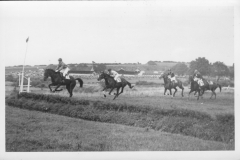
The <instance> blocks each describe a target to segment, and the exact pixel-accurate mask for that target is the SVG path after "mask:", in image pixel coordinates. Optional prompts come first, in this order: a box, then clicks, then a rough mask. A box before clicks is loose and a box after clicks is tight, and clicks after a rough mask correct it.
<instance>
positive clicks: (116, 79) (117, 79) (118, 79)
mask: <svg viewBox="0 0 240 160" xmlns="http://www.w3.org/2000/svg"><path fill="white" fill-rule="evenodd" d="M114 80H115V81H117V82H121V79H120V75H119V74H117V75H116V76H115V77H114Z"/></svg>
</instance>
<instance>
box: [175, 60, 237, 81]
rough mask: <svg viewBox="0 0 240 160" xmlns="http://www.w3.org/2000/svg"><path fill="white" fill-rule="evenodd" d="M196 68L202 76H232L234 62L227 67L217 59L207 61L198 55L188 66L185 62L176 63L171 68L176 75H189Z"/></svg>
mask: <svg viewBox="0 0 240 160" xmlns="http://www.w3.org/2000/svg"><path fill="white" fill-rule="evenodd" d="M196 69H197V70H198V71H199V72H200V73H201V74H202V75H203V76H218V79H219V78H220V77H223V76H227V77H230V78H234V64H233V65H232V66H230V67H228V66H227V65H225V64H224V63H223V62H219V61H217V62H214V63H209V61H208V60H207V59H206V58H205V57H199V58H197V59H196V60H193V61H191V62H190V65H189V67H188V66H187V65H186V64H185V63H177V64H176V65H175V66H173V67H172V68H171V70H172V72H174V73H175V74H177V75H185V74H188V75H191V74H193V72H194V71H195V70H196Z"/></svg>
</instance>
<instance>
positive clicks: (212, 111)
mask: <svg viewBox="0 0 240 160" xmlns="http://www.w3.org/2000/svg"><path fill="white" fill-rule="evenodd" d="M10 85H11V83H6V87H5V93H6V95H10V94H11V93H12V91H13V87H12V86H10ZM63 88H64V87H63ZM100 90H101V87H100V85H98V84H91V83H87V84H84V87H83V88H78V87H76V88H75V90H74V96H73V98H72V99H76V100H81V99H85V100H91V101H98V102H102V103H104V104H108V103H110V104H111V103H114V104H118V105H125V104H126V105H136V106H139V107H141V106H148V107H150V108H156V109H170V110H177V109H187V110H192V111H196V112H201V113H204V114H208V115H210V116H211V117H213V118H216V116H217V115H219V114H223V115H225V114H233V115H234V89H226V88H223V90H222V92H219V90H217V99H215V100H212V99H209V97H210V95H211V94H210V92H206V94H204V98H203V99H200V100H199V101H197V100H196V97H194V96H193V95H192V96H191V97H190V99H189V100H188V98H187V93H188V87H185V91H184V95H185V97H183V98H182V97H180V91H178V92H177V94H176V97H174V98H172V97H171V96H163V87H162V86H138V85H137V86H135V87H134V89H132V90H130V89H129V88H128V87H126V90H125V91H124V93H123V94H122V95H120V96H119V97H118V98H117V99H116V100H114V101H113V100H112V98H113V96H107V98H103V95H102V93H101V92H99V91H100ZM31 92H32V93H38V94H39V93H43V94H49V95H60V96H63V97H67V96H68V93H67V91H66V90H64V91H62V92H59V93H50V92H49V89H47V88H44V89H43V90H41V89H40V88H31ZM96 113H98V112H96ZM106 113H108V111H106ZM94 114H95V113H94ZM99 114H100V112H99ZM101 114H102V113H101ZM13 117H15V118H13ZM16 117H18V118H16ZM43 117H44V118H43ZM46 117H48V118H46ZM166 120H167V121H169V120H170V121H171V119H169V120H168V119H166V118H165V120H164V121H165V123H166V122H167V121H166ZM176 120H177V119H175V120H174V121H172V123H176V122H177V121H176ZM189 120H190V119H189ZM187 121H188V120H187ZM142 122H143V121H142ZM142 122H141V123H142ZM169 123H170V122H169ZM22 124H25V125H22ZM26 124H27V125H26ZM139 125H140V124H139ZM34 126H38V127H39V128H42V129H37V128H36V127H34ZM56 126H57V127H56ZM53 128H60V131H57V132H54V134H53V132H52V129H53ZM56 130H58V129H56ZM33 133H34V134H33ZM51 134H52V135H51ZM56 134H57V135H56ZM33 135H41V136H36V137H35V136H33ZM18 137H21V138H18ZM27 137H31V138H30V139H28V138H27ZM79 137H81V138H79ZM6 140H7V144H6V145H7V151H87V150H88V151H91V150H92V151H100V150H104V151H108V150H111V151H114V150H115V151H122V150H123V151H124V150H125V151H127V150H233V149H234V143H223V142H216V141H209V140H203V139H198V138H194V137H190V136H183V135H177V134H173V133H166V132H163V131H161V130H153V129H151V128H148V127H147V128H139V127H136V126H135V127H134V126H126V125H120V124H107V123H103V122H101V123H100V122H90V121H84V120H80V119H74V118H69V117H65V116H60V115H53V114H48V113H40V112H36V111H28V110H23V109H18V108H12V107H9V106H6ZM28 140H29V141H28ZM46 142H47V143H46ZM21 148H25V149H23V150H21Z"/></svg>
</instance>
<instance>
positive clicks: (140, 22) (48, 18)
mask: <svg viewBox="0 0 240 160" xmlns="http://www.w3.org/2000/svg"><path fill="white" fill-rule="evenodd" d="M213 2H214V1H213ZM1 4H2V5H0V20H1V24H0V33H1V37H0V46H1V47H0V52H1V54H2V55H3V56H4V58H5V59H4V63H5V66H13V65H22V64H24V57H25V54H26V59H25V64H27V65H41V64H56V63H58V61H57V60H58V58H62V59H63V61H64V62H65V63H67V64H69V63H91V62H92V61H95V62H97V63H112V62H116V63H137V62H140V63H142V64H145V63H147V62H148V61H149V60H154V61H181V62H190V61H192V60H195V59H196V58H198V57H205V58H206V59H208V60H209V61H210V62H211V63H214V62H216V61H220V62H224V63H225V64H226V65H232V64H233V63H234V7H233V6H231V5H216V4H206V5H188V4H186V5H182V4H181V5H166V4H165V3H158V2H156V1H151V2H146V1H141V2H136V1H133V2H131V1H130V2H123V1H122V2H71V3H67V2H58V3H52V2H51V3H50V2H49V3H48V2H47V3H46V2H36V3H21V7H19V3H16V2H15V3H1ZM28 37H29V41H28V43H26V39H27V38H28Z"/></svg>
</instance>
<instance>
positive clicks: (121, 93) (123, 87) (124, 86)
mask: <svg viewBox="0 0 240 160" xmlns="http://www.w3.org/2000/svg"><path fill="white" fill-rule="evenodd" d="M124 87H125V86H124ZM124 87H122V90H121V92H120V93H119V94H118V96H119V95H120V94H122V93H123V89H124Z"/></svg>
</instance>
